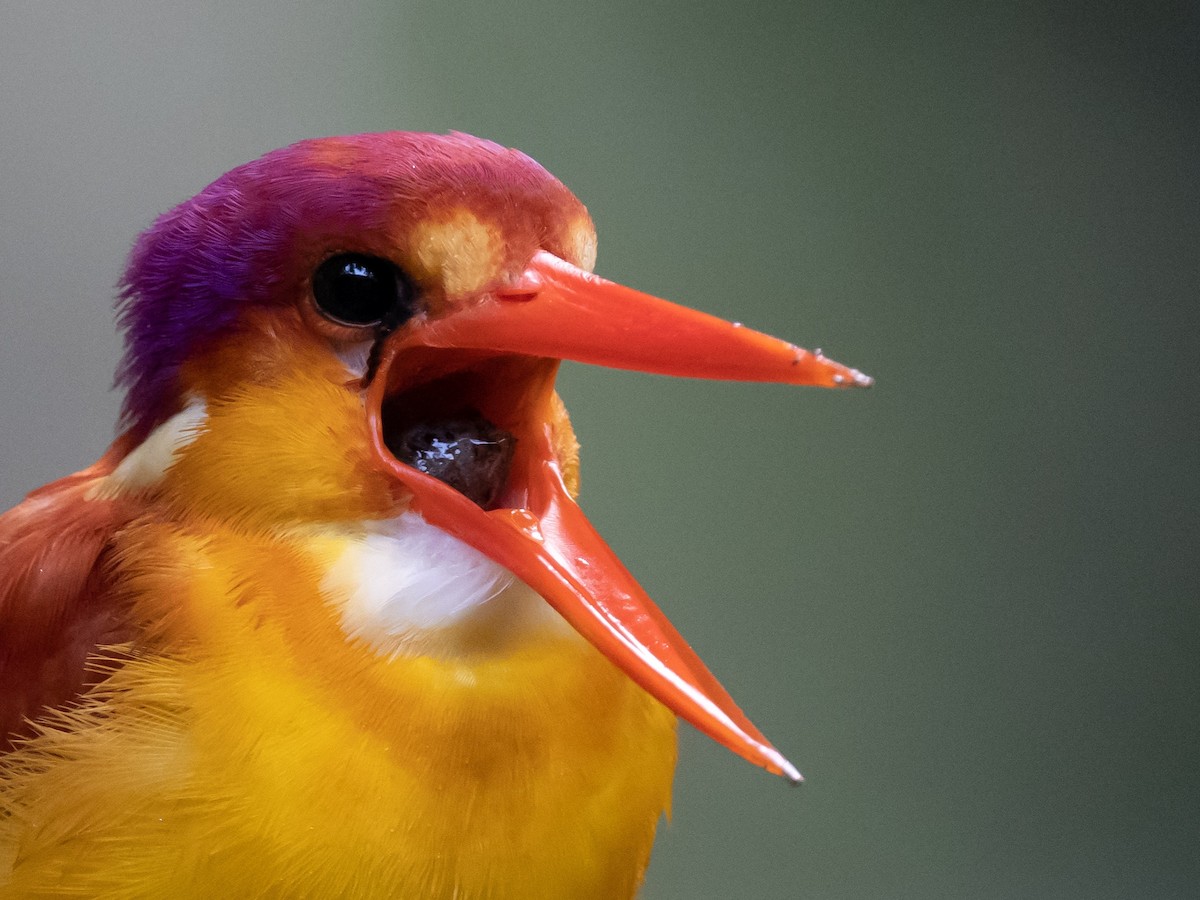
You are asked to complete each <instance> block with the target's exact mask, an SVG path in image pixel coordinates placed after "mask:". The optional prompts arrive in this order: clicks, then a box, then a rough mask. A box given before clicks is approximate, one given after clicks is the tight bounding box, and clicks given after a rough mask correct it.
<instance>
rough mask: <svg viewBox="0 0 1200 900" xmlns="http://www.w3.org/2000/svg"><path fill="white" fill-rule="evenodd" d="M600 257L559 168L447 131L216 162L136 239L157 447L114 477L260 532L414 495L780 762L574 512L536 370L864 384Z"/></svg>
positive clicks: (558, 429) (618, 652)
mask: <svg viewBox="0 0 1200 900" xmlns="http://www.w3.org/2000/svg"><path fill="white" fill-rule="evenodd" d="M595 248H596V240H595V232H594V230H593V227H592V223H591V220H590V218H589V217H588V214H587V211H586V210H585V209H584V207H583V205H582V204H581V203H580V202H579V201H578V200H577V199H576V198H575V197H574V196H573V195H572V194H571V193H570V192H569V191H568V190H567V189H566V188H565V187H564V186H563V185H562V184H561V183H560V182H559V181H557V180H556V179H555V178H554V177H553V176H551V175H550V174H549V173H548V172H546V171H545V170H544V169H543V168H541V167H540V166H539V165H538V164H537V163H535V162H534V161H533V160H531V159H529V158H528V157H527V156H524V155H523V154H521V153H518V152H516V151H514V150H508V149H505V148H503V147H500V146H498V145H496V144H493V143H490V142H487V141H482V140H479V139H476V138H472V137H469V136H467V135H461V134H451V135H446V136H442V135H427V134H411V133H402V132H396V133H389V134H374V135H360V136H355V137H347V138H330V139H324V140H314V141H305V142H302V143H299V144H296V145H294V146H291V147H287V148H285V149H282V150H278V151H275V152H273V153H270V154H267V155H266V156H264V157H262V158H261V159H259V160H256V161H255V162H252V163H248V164H246V165H244V166H241V167H239V168H237V169H234V170H233V171H231V172H229V173H228V174H226V175H225V176H223V177H222V178H220V179H219V180H217V181H216V182H214V183H213V184H211V185H209V187H207V188H205V189H204V190H203V191H202V192H201V193H200V194H198V195H197V196H196V197H194V198H193V199H191V200H189V201H187V202H185V203H183V204H181V205H180V206H178V207H176V208H175V209H174V210H172V211H170V212H168V213H166V214H165V215H163V216H162V217H161V218H160V219H159V220H158V221H157V222H156V223H155V224H154V226H153V227H152V228H150V229H149V230H148V231H147V232H146V233H145V234H144V235H143V236H142V237H141V239H140V240H139V242H138V244H137V246H136V247H135V249H134V252H133V255H132V258H131V261H130V264H129V268H128V271H127V273H126V276H125V282H124V292H123V300H122V303H123V308H122V315H123V323H124V326H125V329H126V333H127V342H128V349H127V354H126V357H125V361H124V363H123V367H122V370H121V373H120V380H121V382H122V383H123V384H124V385H125V386H126V388H127V390H128V393H127V399H126V405H125V410H124V415H125V422H126V425H127V428H128V432H127V433H128V438H127V439H126V443H127V444H128V445H130V446H132V445H136V444H140V445H141V447H143V448H145V447H148V446H149V447H153V448H157V449H156V452H153V453H147V452H142V453H139V454H136V455H135V454H130V457H129V459H134V457H135V456H136V458H137V461H136V462H125V463H122V466H123V467H124V468H125V469H126V471H124V472H123V473H121V472H120V471H119V472H118V474H121V475H122V477H123V478H124V479H125V481H126V482H127V483H129V484H131V485H134V486H135V487H138V486H142V487H146V486H150V485H152V484H158V483H159V482H167V481H169V482H170V483H171V485H172V488H171V492H170V493H171V495H172V496H173V497H175V498H176V500H177V501H178V502H184V503H186V504H187V505H188V507H189V508H190V509H192V510H195V511H198V512H200V513H201V514H204V515H210V516H214V517H221V518H224V519H227V520H235V521H239V522H244V523H253V524H256V525H260V526H266V527H286V526H289V525H295V524H297V523H303V522H305V521H308V522H330V521H339V520H344V521H350V520H357V521H362V520H373V519H384V518H388V517H394V516H396V515H398V514H399V513H401V512H405V511H409V512H415V513H416V514H418V515H420V516H421V517H422V518H423V519H424V520H425V521H426V522H427V523H428V524H430V525H432V526H435V527H436V528H440V529H442V530H444V531H445V532H448V533H449V534H450V535H453V536H454V537H455V538H457V539H458V540H460V541H462V542H464V543H465V544H468V545H470V546H471V547H473V548H475V549H476V550H478V551H479V552H480V553H482V554H484V555H485V556H487V557H489V558H490V559H491V560H493V561H495V562H496V563H498V564H499V565H501V566H503V567H505V568H506V569H508V570H509V571H511V572H512V573H514V574H515V575H516V576H517V577H518V578H519V579H521V580H522V581H524V582H525V583H526V584H528V585H529V586H530V587H532V588H533V589H534V590H535V591H536V592H537V593H538V594H540V595H541V596H542V597H543V598H544V599H545V600H546V601H547V602H548V603H550V604H551V605H552V606H553V607H554V608H555V609H557V610H558V612H559V613H560V614H561V615H562V617H563V618H564V619H566V621H567V622H569V623H570V624H571V625H572V626H573V627H574V628H575V629H576V630H577V631H579V632H580V633H581V634H582V635H584V637H586V638H587V639H588V640H589V641H591V642H592V643H593V644H594V645H595V646H596V647H597V648H599V649H600V650H601V651H602V652H603V653H604V654H605V655H606V656H608V657H609V659H611V660H612V661H613V662H614V663H616V664H617V665H618V666H620V667H621V668H622V669H623V670H624V671H625V672H626V673H627V674H628V675H629V676H630V677H631V678H633V679H634V680H635V681H637V682H638V683H639V684H641V685H642V686H643V687H644V688H645V689H646V690H648V691H649V692H650V693H651V694H653V695H654V696H656V697H658V698H659V699H660V700H661V701H662V702H663V703H665V704H666V705H667V706H669V707H670V708H671V709H673V710H674V711H675V712H676V713H677V714H679V715H681V716H682V717H684V718H685V719H687V720H688V721H690V722H692V723H693V724H694V725H696V726H697V727H698V728H700V729H701V730H702V731H705V732H706V733H708V734H710V735H711V736H713V737H715V738H716V739H717V740H719V741H721V742H722V743H724V744H725V745H726V746H728V747H730V748H731V749H733V750H734V751H736V752H738V753H741V754H742V755H744V756H746V757H747V758H748V759H751V760H752V761H754V762H756V763H758V764H760V765H763V766H765V767H766V768H768V769H769V770H771V771H774V772H776V773H781V774H786V775H789V776H791V777H793V778H798V774H797V773H796V772H795V769H794V768H792V767H791V765H790V764H789V763H788V762H787V761H786V760H785V759H784V758H783V757H782V756H781V755H780V754H779V753H778V752H777V751H776V750H775V749H774V748H773V747H771V745H770V744H769V743H767V741H766V739H765V738H764V737H763V736H762V735H761V734H760V733H759V732H758V731H757V729H755V728H754V726H753V725H752V724H751V723H750V722H749V721H748V720H747V719H746V717H745V716H744V715H743V714H742V712H741V711H740V710H739V709H738V708H737V706H736V705H735V704H734V703H733V701H732V700H731V699H730V698H729V696H728V695H727V694H726V693H725V691H724V690H723V689H722V688H721V687H720V685H719V684H718V683H717V682H716V680H715V679H714V678H713V677H712V675H711V674H710V673H709V672H708V671H707V669H706V668H705V667H704V666H703V664H702V663H701V662H700V660H699V659H698V658H697V657H696V656H695V654H694V653H693V652H692V651H691V650H690V648H689V647H688V646H687V644H686V643H685V642H684V641H683V639H682V638H681V637H680V636H679V635H678V633H677V632H676V631H675V630H674V629H673V628H672V627H671V625H670V623H669V622H667V620H666V619H665V617H664V616H663V615H662V613H661V612H659V611H658V609H657V608H656V607H655V606H654V605H653V603H652V602H651V601H650V600H649V598H648V597H646V595H645V593H644V592H643V591H642V589H641V588H640V587H639V586H638V584H637V583H636V581H635V580H634V579H633V577H632V576H631V575H630V574H629V573H628V572H627V571H626V569H625V568H624V567H623V566H622V565H621V564H620V562H619V561H618V560H617V559H616V557H615V556H614V555H613V553H612V551H611V550H610V549H609V548H608V547H607V545H606V544H605V543H604V542H603V541H602V540H601V538H600V537H599V536H598V535H597V534H596V532H595V531H594V530H593V529H592V527H591V526H590V525H589V523H588V522H587V520H586V518H585V517H584V516H583V514H582V512H581V511H580V509H579V507H578V506H577V505H576V504H575V502H574V499H573V497H574V493H575V484H576V481H575V479H576V475H575V467H576V445H575V441H574V436H573V434H572V432H571V428H570V424H569V422H568V420H567V417H566V414H565V412H564V411H563V409H562V406H561V404H560V403H559V402H558V398H557V395H556V394H555V392H554V379H555V374H556V370H557V366H558V363H559V361H560V360H564V359H568V360H576V361H580V362H586V363H595V364H599V365H606V366H613V367H618V368H627V369H637V370H643V371H649V372H658V373H662V374H670V375H683V376H693V377H706V378H720V379H736V380H747V381H774V382H784V383H790V384H812V385H821V386H827V387H836V386H854V385H860V386H861V385H866V384H868V383H869V379H867V378H866V377H865V376H863V375H861V374H860V373H858V372H856V371H854V370H852V369H847V368H845V367H843V366H841V365H839V364H837V363H834V362H832V361H831V360H828V359H826V358H824V357H823V356H821V355H820V354H819V353H817V354H813V353H809V352H807V351H805V350H802V349H799V348H797V347H795V346H793V345H791V344H788V343H785V342H783V341H779V340H776V339H774V338H770V337H767V336H766V335H762V334H759V333H757V332H754V331H751V330H750V329H747V328H743V327H740V326H738V325H734V324H731V323H726V322H723V321H721V320H719V319H715V318H712V317H710V316H707V315H704V314H701V313H697V312H693V311H690V310H687V309H685V308H683V307H679V306H675V305H673V304H671V303H668V302H666V301H663V300H658V299H656V298H653V297H650V296H648V295H645V294H641V293H639V292H637V291H634V290H631V289H629V288H625V287H622V286H620V285H617V284H614V283H612V282H608V281H605V280H603V279H600V278H598V277H596V276H593V275H591V274H590V270H591V268H592V265H593V263H594V260H595ZM185 449H186V452H182V451H183V450H185ZM156 459H157V460H158V461H159V463H160V464H161V465H160V467H159V470H157V471H155V466H154V463H153V460H156ZM148 460H150V462H148Z"/></svg>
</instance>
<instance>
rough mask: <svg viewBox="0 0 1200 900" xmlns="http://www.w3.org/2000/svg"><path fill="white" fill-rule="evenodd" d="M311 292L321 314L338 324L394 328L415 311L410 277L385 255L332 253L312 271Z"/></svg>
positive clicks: (356, 326) (357, 326)
mask: <svg viewBox="0 0 1200 900" xmlns="http://www.w3.org/2000/svg"><path fill="white" fill-rule="evenodd" d="M312 292H313V300H314V301H315V302H316V306H317V309H318V310H319V311H320V313H321V315H323V316H324V317H325V318H327V319H329V320H330V321H331V322H334V323H336V324H339V325H349V326H352V327H355V328H361V327H366V326H374V325H380V324H384V325H386V326H387V327H388V328H389V329H392V328H396V327H397V326H399V325H401V324H403V323H404V322H405V321H407V320H408V319H409V318H410V317H411V316H412V314H413V292H412V288H411V286H410V285H409V283H408V280H407V279H406V278H405V277H404V275H403V274H402V273H401V272H400V270H399V269H397V268H396V266H395V265H393V264H392V263H390V262H388V261H387V260H386V259H381V258H380V257H378V256H368V255H366V254H365V253H339V254H338V255H337V256H331V257H329V259H327V260H325V261H324V262H323V263H321V265H319V266H317V270H316V272H314V273H313V278H312Z"/></svg>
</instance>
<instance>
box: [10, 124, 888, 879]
mask: <svg viewBox="0 0 1200 900" xmlns="http://www.w3.org/2000/svg"><path fill="white" fill-rule="evenodd" d="M595 258H596V233H595V229H594V226H593V223H592V220H591V218H590V217H589V214H588V212H587V210H586V209H585V207H584V206H583V204H582V203H581V202H580V201H579V200H578V199H576V197H575V196H574V195H573V194H572V193H571V192H570V191H569V190H568V189H567V188H566V187H565V186H564V185H563V184H562V183H561V182H560V181H558V180H557V179H556V178H555V177H554V176H552V175H551V174H550V173H549V172H547V171H546V170H545V169H544V168H543V167H542V166H540V165H539V164H538V163H536V162H535V161H534V160H533V159H531V158H530V157H528V156H526V155H524V154H523V153H520V152H518V151H516V150H513V149H508V148H505V147H503V146H501V145H499V144H496V143H493V142H490V141H486V140H483V139H480V138H476V137H472V136H469V135H466V134H461V133H449V134H423V133H415V132H399V131H396V132H386V133H377V134H362V135H352V136H346V137H334V138H319V139H312V140H306V141H301V142H299V143H295V144H292V145H290V146H287V147H284V148H282V149H279V150H275V151H272V152H270V153H268V154H266V155H265V156H262V157H261V158H259V159H257V160H255V161H252V162H249V163H246V164H244V165H242V166H239V167H238V168H235V169H233V170H231V171H230V172H228V173H226V174H225V175H223V176H221V177H220V178H218V179H217V180H216V181H214V182H213V183H212V184H210V185H209V186H208V187H206V188H204V189H203V190H202V191H200V193H198V194H197V195H196V196H194V197H193V198H192V199H190V200H187V201H186V202H183V203H181V204H180V205H178V206H176V207H175V208H174V209H172V210H170V211H168V212H166V213H164V214H163V215H161V216H160V217H159V218H158V219H157V220H156V221H154V223H153V224H152V226H151V227H150V228H148V229H147V230H146V231H145V232H144V233H143V234H142V235H141V236H140V237H139V238H138V239H137V241H136V243H135V245H134V247H133V250H132V252H131V254H130V257H129V261H128V265H127V268H126V270H125V274H124V276H123V278H122V281H121V283H120V285H119V293H118V299H117V303H118V317H119V322H120V325H121V327H122V329H123V331H124V336H125V343H126V349H125V355H124V357H123V360H122V362H121V364H120V368H119V370H118V376H117V381H118V385H119V386H120V387H121V388H123V389H124V391H125V397H124V405H123V407H122V413H121V419H120V422H119V425H118V429H117V434H118V437H117V438H116V439H115V441H114V442H113V444H112V445H111V447H110V448H109V449H108V450H107V451H106V452H105V453H104V455H103V456H101V457H100V458H99V459H98V460H97V461H96V462H95V463H94V464H93V465H91V466H90V467H89V468H86V469H84V470H83V471H80V472H78V473H76V474H73V475H70V476H68V477H65V478H62V479H60V480H58V481H55V482H53V483H51V484H49V485H46V486H44V487H42V488H39V489H37V490H35V491H33V492H32V493H30V494H29V496H28V497H27V499H25V500H24V501H23V502H22V503H20V504H19V505H18V506H16V507H15V508H13V509H12V510H10V511H9V512H7V513H6V514H4V515H3V517H0V898H18V897H19V898H63V897H74V898H79V897H88V898H105V900H134V898H163V897H171V898H218V897H219V898H229V897H236V898H299V897H305V898H376V897H379V898H383V897H388V898H423V900H424V898H434V900H442V898H445V900H450V898H455V900H475V898H492V900H495V898H524V900H538V898H546V900H551V898H606V900H607V898H629V897H633V896H634V895H635V894H636V893H637V891H638V890H639V887H640V885H641V883H642V880H643V876H644V873H645V870H646V866H647V864H648V862H649V858H650V853H651V845H652V842H653V839H654V834H655V830H656V827H657V825H658V823H659V821H660V820H661V819H662V817H663V816H664V815H665V814H668V813H669V806H670V798H671V785H672V779H673V774H674V769H675V764H676V723H677V719H678V718H682V719H684V720H685V721H687V722H689V723H691V724H692V725H694V726H695V727H696V728H698V729H699V730H700V731H702V732H703V733H705V734H707V735H709V736H711V737H712V738H714V739H715V740H717V741H719V742H720V743H721V744H723V745H725V746H726V747H728V748H730V749H731V750H733V751H734V752H736V753H738V754H740V755H741V756H743V757H745V758H746V759H748V760H750V761H751V762H753V763H755V764H757V765H759V766H761V767H763V768H765V769H767V770H768V771H770V772H772V773H775V774H778V775H781V776H783V777H784V778H786V779H789V780H791V781H798V780H799V779H800V775H799V772H797V770H796V769H795V768H794V767H793V766H792V764H791V763H790V762H788V761H787V759H786V758H785V757H784V756H783V755H782V754H781V753H780V752H779V751H778V750H777V749H775V748H774V747H773V746H772V745H771V744H770V743H769V742H768V741H767V739H766V738H765V737H764V736H763V735H762V733H761V732H760V731H759V730H758V729H757V728H756V727H755V726H754V725H753V724H752V723H751V722H750V721H749V719H748V718H747V717H746V716H745V714H744V713H742V711H741V710H740V709H739V708H738V707H737V705H736V704H735V703H734V701H733V700H732V699H731V698H730V697H729V695H728V694H727V693H726V692H725V690H724V689H723V688H722V687H721V685H720V684H719V683H718V681H717V680H716V678H715V677H714V676H713V675H712V674H711V673H710V672H709V671H708V669H707V668H705V666H704V664H703V663H702V662H701V661H700V660H699V658H698V657H697V655H696V654H695V653H694V652H693V651H692V650H691V649H690V648H689V647H688V645H687V643H686V642H685V641H684V639H683V638H682V637H681V636H680V635H679V633H678V632H677V631H676V630H675V629H674V628H673V627H672V625H671V624H670V622H669V621H668V620H667V618H666V617H665V615H664V614H663V613H662V612H661V611H660V610H659V609H658V607H656V606H655V605H654V604H653V602H652V601H651V600H650V598H649V597H647V596H646V593H645V591H644V590H643V589H642V588H641V587H640V586H639V584H638V582H637V581H636V580H635V578H634V576H633V575H632V574H631V573H630V572H629V571H628V569H626V568H625V567H624V566H623V565H622V563H621V562H620V561H619V560H618V558H617V556H616V555H615V554H614V553H613V551H612V550H611V549H610V548H609V547H608V546H607V545H606V544H605V542H604V541H603V539H602V538H601V537H600V536H599V534H598V533H597V532H596V530H595V529H594V528H593V527H592V525H591V524H590V523H589V522H588V520H587V518H586V517H585V515H584V514H583V512H582V510H581V507H580V506H579V504H578V502H577V495H578V488H579V445H578V442H577V441H576V438H575V434H574V432H573V430H572V427H571V424H570V420H569V417H568V415H567V412H566V409H565V407H564V405H563V403H562V400H561V399H560V397H559V395H558V394H557V392H556V389H555V375H556V372H557V370H558V367H559V364H560V362H561V361H564V360H570V361H575V362H580V363H586V364H593V365H599V366H607V367H614V368H623V369H630V370H639V371H645V372H653V373H658V374H664V375H673V376H682V377H696V378H711V379H726V380H742V381H760V382H778V383H784V384H794V385H815V386H821V387H863V386H867V385H869V384H870V383H871V379H870V378H868V377H867V376H866V375H864V374H862V373H861V372H859V371H857V370H855V369H851V368H848V367H846V366H844V365H841V364H839V363H836V362H834V361H833V360H831V359H829V358H827V357H825V356H824V355H823V354H822V353H821V352H820V351H815V352H809V351H807V350H803V349H801V348H799V347H797V346H795V345H793V344H791V343H788V342H786V341H783V340H779V339H776V338H773V337H769V336H767V335H765V334H762V333H759V332H757V331H754V330H752V329H750V328H746V327H743V326H741V325H739V324H737V323H731V322H726V321H723V320H721V319H718V318H715V317H713V316H710V315H707V314H704V313H701V312H698V311H694V310H690V309H688V308H686V307H683V306H679V305H676V304H674V303H672V302H669V301H666V300H663V299H660V298H657V297H654V296H651V295H649V294H645V293H642V292H639V291H637V290H635V289H633V288H629V287H625V286H623V285H620V284H617V283H615V282H612V281H609V280H606V279H604V278H601V277H599V276H597V275H595V274H593V271H592V270H593V267H594V263H595Z"/></svg>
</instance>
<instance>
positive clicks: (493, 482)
mask: <svg viewBox="0 0 1200 900" xmlns="http://www.w3.org/2000/svg"><path fill="white" fill-rule="evenodd" d="M516 444H517V439H516V437H515V436H513V435H512V434H510V433H509V432H507V431H504V430H503V429H501V428H497V427H496V426H495V425H493V424H492V423H491V422H489V421H488V420H487V419H485V418H484V417H483V416H481V415H479V414H478V413H475V412H471V413H467V414H465V415H463V416H459V417H456V418H453V419H448V420H445V421H442V422H436V423H417V424H414V425H410V426H409V427H407V428H406V429H404V430H403V431H401V432H399V433H391V434H388V436H387V445H388V449H389V450H390V451H391V452H392V455H394V456H395V457H396V459H398V460H400V462H402V463H407V464H408V465H410V466H412V467H413V468H415V469H418V470H420V471H422V472H424V473H425V474H426V475H432V476H433V477H434V478H436V479H438V481H442V482H445V483H446V484H448V485H450V487H452V488H454V489H455V490H456V491H458V492H459V493H460V494H464V495H465V496H466V497H467V499H469V500H471V501H472V502H473V503H475V504H476V505H478V506H481V507H482V508H484V509H489V508H491V506H492V505H493V504H494V503H495V502H496V500H497V498H498V497H499V496H500V492H501V491H502V490H503V489H504V485H505V484H506V483H507V481H508V470H509V468H510V466H511V465H512V458H513V452H514V451H515V450H516Z"/></svg>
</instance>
